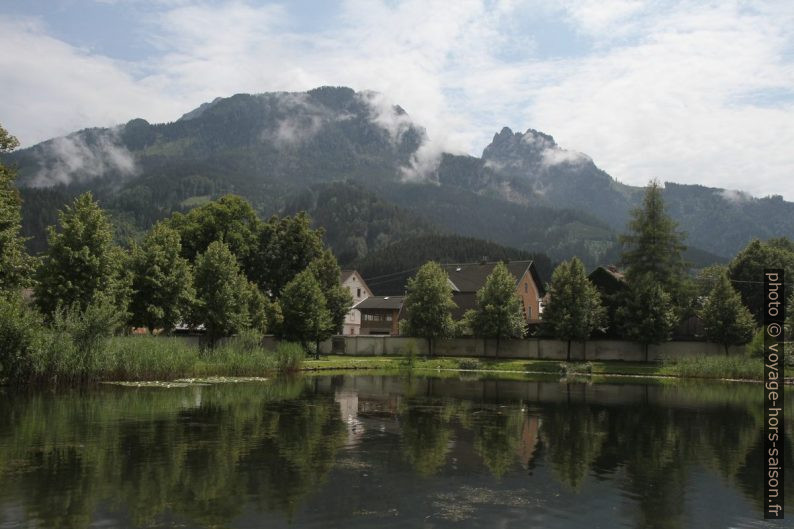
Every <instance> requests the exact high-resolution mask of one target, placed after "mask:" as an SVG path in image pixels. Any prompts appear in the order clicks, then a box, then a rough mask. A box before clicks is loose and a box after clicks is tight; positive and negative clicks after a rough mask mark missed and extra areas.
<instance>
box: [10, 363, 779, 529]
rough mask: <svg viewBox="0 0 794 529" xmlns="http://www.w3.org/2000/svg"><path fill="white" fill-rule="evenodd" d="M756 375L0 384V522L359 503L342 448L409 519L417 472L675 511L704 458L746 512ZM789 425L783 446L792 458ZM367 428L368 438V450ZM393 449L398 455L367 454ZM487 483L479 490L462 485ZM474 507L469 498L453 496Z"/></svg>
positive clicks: (652, 524) (429, 479)
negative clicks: (664, 382) (323, 500)
mask: <svg viewBox="0 0 794 529" xmlns="http://www.w3.org/2000/svg"><path fill="white" fill-rule="evenodd" d="M340 387H341V388H342V389H343V390H344V394H345V395H348V396H349V395H355V396H356V397H355V399H354V400H350V399H349V398H348V400H347V402H346V404H345V405H346V406H348V407H350V406H351V404H350V403H351V402H353V403H354V404H353V405H352V409H350V410H347V411H346V413H353V414H355V413H357V410H358V409H359V408H361V409H362V410H363V409H364V408H366V410H368V411H369V413H370V416H371V417H375V418H376V419H377V426H378V428H380V430H382V431H379V430H378V429H377V428H373V425H375V423H372V424H370V423H367V422H366V421H367V420H375V419H367V417H365V416H364V415H362V417H361V418H358V419H357V420H360V421H364V422H362V423H361V426H360V428H358V429H357V430H356V434H355V435H356V436H357V437H356V443H354V444H350V443H348V444H346V440H347V436H348V435H351V434H350V432H349V431H348V428H347V425H346V423H345V421H343V418H342V416H341V414H340V406H341V403H340V402H336V401H335V394H337V393H336V392H338V391H339V390H340ZM757 389H758V388H757V387H756V386H754V385H733V386H724V385H723V386H720V385H716V386H700V387H698V386H686V385H677V386H671V387H665V386H629V385H624V386H623V387H618V386H615V387H613V386H600V387H595V386H593V387H592V388H590V387H588V386H584V385H577V386H566V385H565V384H560V383H559V382H537V381H536V382H533V381H494V380H488V381H478V380H459V379H443V378H442V379H429V378H422V377H414V378H413V379H411V380H409V381H406V380H405V379H401V378H398V377H356V378H354V377H335V378H331V377H316V378H292V379H284V380H277V381H271V382H267V383H253V384H252V383H238V384H219V385H206V386H189V387H181V388H127V387H101V388H96V389H93V390H83V391H67V392H59V393H51V392H31V393H30V394H14V393H12V392H11V391H10V390H6V392H5V394H2V395H1V397H2V398H0V522H4V521H6V520H7V519H10V518H13V520H16V521H18V522H20V524H21V525H33V524H34V523H38V525H40V526H43V527H54V528H58V527H88V526H90V525H92V524H93V523H95V522H96V521H97V519H98V516H99V514H98V513H100V512H105V513H106V512H113V513H116V515H117V516H119V517H120V519H122V520H125V521H124V522H121V523H125V524H127V525H128V526H131V527H145V526H150V525H156V524H164V525H168V523H170V522H169V520H172V521H173V520H183V521H186V522H189V523H188V524H189V525H190V524H192V525H191V526H196V527H220V526H228V525H229V524H231V523H232V522H233V521H234V520H235V519H238V518H239V517H241V516H243V515H244V514H245V513H246V512H252V511H254V512H261V513H279V514H280V516H281V517H282V519H283V520H294V519H296V517H298V516H300V513H301V512H302V510H305V509H306V507H307V506H308V505H309V502H310V498H314V500H311V501H320V500H319V499H318V498H319V497H318V496H317V494H325V495H328V496H329V497H334V495H341V494H345V493H346V494H358V495H360V496H361V497H360V498H358V500H357V501H356V502H353V503H356V504H357V505H359V507H358V509H359V511H360V510H361V508H360V506H361V505H366V502H367V501H371V498H370V499H369V500H368V498H369V497H368V496H367V494H369V493H374V492H372V491H370V490H368V487H367V486H363V487H359V488H355V487H354V485H356V483H353V482H351V481H349V480H352V479H354V478H355V479H363V478H361V476H360V475H359V476H358V477H355V476H351V474H349V473H348V474H346V473H345V470H344V469H343V468H339V469H337V470H335V460H336V456H337V453H338V452H339V451H340V450H342V449H343V447H345V448H344V449H345V450H351V451H353V454H352V455H353V456H354V457H355V458H356V460H357V461H359V463H358V464H359V467H360V468H367V469H370V470H369V471H368V472H372V473H377V472H379V471H380V472H384V473H386V474H388V475H384V476H381V478H382V480H383V482H385V483H386V485H385V486H386V487H387V488H388V494H389V496H387V497H389V498H391V497H392V496H394V497H395V498H399V497H403V496H404V497H405V500H404V501H406V502H411V508H410V509H405V511H406V512H410V513H411V515H413V516H416V517H417V520H419V519H424V517H427V516H431V515H432V514H433V513H432V502H431V503H428V504H424V503H422V502H423V501H425V500H426V499H427V497H429V496H430V495H431V492H432V491H431V490H424V491H422V490H421V489H420V488H417V489H416V490H414V489H413V487H420V486H419V485H416V480H415V478H416V477H420V478H426V480H425V481H426V483H427V485H426V486H427V487H439V486H443V485H444V484H445V483H447V484H448V483H451V482H450V481H445V480H452V482H457V481H458V480H460V479H467V480H470V481H467V482H466V486H467V487H479V488H469V489H465V490H483V491H484V490H496V489H488V488H487V487H499V486H500V485H499V484H500V483H505V482H506V480H507V482H509V483H510V484H512V486H513V487H516V486H520V487H522V489H521V490H524V491H526V494H525V496H526V495H529V496H531V497H533V498H535V499H537V500H538V501H537V504H538V505H542V504H543V502H544V501H545V502H551V501H554V497H557V496H563V497H567V498H570V499H575V498H576V497H578V496H580V495H581V496H582V497H589V495H593V494H597V493H598V491H599V490H606V489H608V488H612V489H615V490H618V491H619V492H620V494H621V496H622V497H623V498H624V499H625V504H624V510H626V511H627V512H626V513H625V516H627V517H628V518H629V519H630V520H632V522H631V524H632V525H633V526H636V527H647V528H674V527H687V526H689V524H688V522H689V520H688V516H689V514H690V503H691V502H690V501H689V500H688V498H687V491H688V490H689V489H690V488H691V484H692V480H693V479H694V477H695V476H702V475H703V472H708V473H710V475H713V476H718V477H719V478H720V479H721V480H722V482H723V484H724V486H727V487H730V488H732V489H733V490H736V491H739V492H741V493H742V494H743V495H744V496H745V497H746V498H747V500H748V501H749V502H750V504H751V505H753V506H754V507H753V508H754V509H755V511H752V512H748V513H746V516H747V517H749V518H752V517H756V518H757V517H759V513H760V509H761V507H762V505H761V503H760V500H761V494H760V491H762V490H763V483H762V481H761V478H762V476H761V472H760V469H761V467H762V457H763V445H762V443H761V440H762V437H761V426H762V420H763V417H762V412H763V406H762V402H761V400H760V399H761V397H762V393H761V392H760V391H757ZM788 398H789V400H790V399H791V394H789V395H788ZM379 408H380V410H381V411H379V412H378V411H377V410H378V409H379ZM373 410H375V411H373ZM376 412H377V413H376ZM788 424H789V426H788V444H787V445H786V454H785V455H786V457H787V458H788V461H792V460H794V459H793V458H794V454H792V450H791V444H790V443H791V441H790V440H791V439H792V433H794V432H792V431H791V430H792V429H791V426H790V425H791V421H789V423H788ZM391 431H393V432H394V434H393V435H391V434H389V432H391ZM373 432H374V433H373ZM374 443H383V446H384V448H383V449H380V451H379V452H378V451H373V452H370V451H368V447H369V446H374ZM378 446H381V445H378ZM392 452H393V453H395V454H396V455H397V456H398V458H399V459H400V460H401V461H402V462H403V464H402V465H400V464H399V463H393V464H392V463H389V462H388V457H387V458H386V460H383V457H382V455H378V454H390V453H392ZM373 454H374V455H373ZM405 463H407V466H405ZM527 468H532V469H533V472H532V474H530V473H528V472H527V470H526V469H527ZM379 469H380V470H379ZM536 470H537V472H536ZM359 474H360V473H359ZM538 474H542V476H550V477H551V478H553V480H554V481H553V482H552V483H549V482H539V481H536V479H544V478H543V477H537V478H536V476H538ZM787 474H788V478H787V484H788V485H789V486H787V487H786V491H787V500H788V501H789V502H792V500H794V483H791V481H792V477H793V476H792V472H788V473H787ZM332 476H333V477H332ZM411 476H413V478H412V477H411ZM461 476H462V477H461ZM469 476H474V477H473V478H470V477H469ZM392 478H393V479H392ZM401 479H405V480H407V481H401ZM439 480H440V481H439ZM471 480H476V482H475V481H471ZM406 483H411V485H410V486H409V485H407V484H406ZM346 487H347V488H346ZM483 487H485V488H483ZM555 491H556V492H555ZM412 494H413V495H412ZM456 494H457V493H456ZM522 494H524V493H522ZM555 495H556V496H555ZM458 496H460V494H458ZM458 496H455V497H456V498H457V497H458ZM450 497H451V496H450ZM498 497H499V494H498V493H496V492H495V493H493V494H491V493H488V494H485V495H483V496H482V498H480V499H479V500H478V501H480V502H481V503H482V502H483V501H484V500H483V498H498ZM521 497H522V498H523V497H524V496H521ZM395 501H397V500H396V499H395ZM456 501H457V500H456ZM523 501H524V500H522V502H523ZM336 503H338V504H339V505H341V504H342V503H343V502H336ZM514 503H515V504H516V505H518V503H517V502H514ZM525 504H526V505H530V503H529V502H524V503H521V505H525ZM477 505H478V506H480V504H477ZM532 505H535V504H534V503H532ZM318 508H319V507H318ZM324 508H326V509H328V510H329V513H328V516H331V515H333V516H336V517H337V518H339V517H340V516H341V517H343V518H344V519H345V520H348V521H349V520H350V519H349V517H350V516H352V514H351V513H344V512H341V513H340V512H333V513H332V512H330V511H333V509H341V507H339V506H338V505H331V506H326V507H324ZM525 508H526V509H529V507H525ZM423 509H425V510H427V512H425V511H424V510H423ZM413 511H415V512H413ZM474 511H475V509H474V508H473V507H472V506H471V505H469V506H467V507H466V508H465V509H462V510H461V511H460V512H466V513H472V512H474ZM20 512H21V513H22V514H19V513H20ZM15 513H16V514H15ZM20 516H21V517H22V518H20ZM472 516H473V514H472ZM345 517H347V518H345ZM13 520H12V521H13ZM34 520H35V522H33V521H34ZM337 521H339V520H337ZM22 522H25V523H22ZM27 522H30V523H27ZM173 523H176V522H173ZM340 523H341V522H340ZM341 524H342V525H345V523H341Z"/></svg>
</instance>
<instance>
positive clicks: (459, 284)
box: [441, 261, 546, 324]
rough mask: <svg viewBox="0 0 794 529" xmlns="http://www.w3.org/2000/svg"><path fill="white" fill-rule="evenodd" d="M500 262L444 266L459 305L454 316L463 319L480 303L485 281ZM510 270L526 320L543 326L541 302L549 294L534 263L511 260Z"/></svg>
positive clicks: (508, 265)
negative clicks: (479, 297) (481, 290)
mask: <svg viewBox="0 0 794 529" xmlns="http://www.w3.org/2000/svg"><path fill="white" fill-rule="evenodd" d="M497 264H498V263H497V262H490V263H489V262H481V263H463V264H444V265H441V266H442V267H443V268H444V270H445V271H446V272H447V276H448V277H449V282H450V286H451V287H452V299H453V300H454V301H455V303H456V304H457V305H458V308H457V309H455V310H454V311H453V313H452V317H453V318H455V319H456V320H459V319H461V318H462V317H463V314H464V313H465V312H466V311H467V310H469V309H473V308H474V307H475V306H476V304H477V291H478V290H479V289H481V288H482V287H483V285H485V280H486V279H488V276H489V275H491V272H493V269H494V267H496V265H497ZM505 264H506V266H507V270H508V271H509V272H510V274H511V275H512V276H513V277H514V278H516V294H518V297H519V298H521V303H522V305H523V312H524V318H525V319H526V320H527V323H530V324H532V323H539V322H540V314H541V312H542V310H543V309H542V306H541V300H542V299H543V296H544V295H545V293H546V291H545V288H544V286H543V282H542V281H541V279H540V276H539V275H538V271H537V269H536V268H535V264H534V262H533V261H510V262H507V263H505Z"/></svg>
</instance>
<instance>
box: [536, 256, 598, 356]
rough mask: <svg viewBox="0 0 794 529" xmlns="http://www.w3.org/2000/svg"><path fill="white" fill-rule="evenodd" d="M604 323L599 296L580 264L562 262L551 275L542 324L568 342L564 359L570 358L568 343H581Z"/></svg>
mask: <svg viewBox="0 0 794 529" xmlns="http://www.w3.org/2000/svg"><path fill="white" fill-rule="evenodd" d="M605 321H606V309H604V307H603V305H602V304H601V295H600V294H599V293H598V290H597V289H596V287H595V285H593V284H592V283H591V282H590V280H589V279H588V278H587V275H586V274H585V271H584V265H583V264H582V261H580V260H579V259H578V258H576V257H574V258H572V259H571V260H570V261H563V262H562V263H560V264H559V265H558V266H557V268H555V269H554V273H552V276H551V284H550V285H549V300H548V302H547V303H546V306H545V308H544V309H543V325H544V326H545V327H546V328H547V329H548V330H549V332H550V333H551V334H552V335H553V336H555V337H557V338H559V339H561V340H566V341H567V342H568V352H567V354H566V358H567V359H568V360H570V359H571V341H573V340H577V341H584V340H587V338H588V337H589V336H590V333H592V332H593V330H595V329H596V328H597V327H599V326H600V325H603V324H604V322H605Z"/></svg>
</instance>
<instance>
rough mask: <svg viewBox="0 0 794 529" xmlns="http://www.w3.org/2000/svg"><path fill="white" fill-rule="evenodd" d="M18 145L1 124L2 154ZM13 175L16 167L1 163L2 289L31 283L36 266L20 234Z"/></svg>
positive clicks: (0, 259)
mask: <svg viewBox="0 0 794 529" xmlns="http://www.w3.org/2000/svg"><path fill="white" fill-rule="evenodd" d="M18 146H19V142H18V141H17V139H16V138H15V137H14V136H11V135H10V134H8V132H7V131H6V130H5V129H4V128H3V127H2V126H0V154H1V153H4V152H8V151H11V150H13V149H15V148H16V147H18ZM14 178H15V174H14V171H12V170H11V169H9V168H8V167H6V166H4V165H3V164H0V292H4V291H6V292H8V291H13V290H18V289H20V288H22V287H25V286H28V284H29V282H30V277H31V271H32V269H33V259H31V257H30V256H29V255H28V254H27V252H26V251H25V240H24V239H23V238H22V237H21V235H20V232H21V229H22V212H21V207H22V201H21V199H20V197H19V191H18V190H17V188H16V187H14Z"/></svg>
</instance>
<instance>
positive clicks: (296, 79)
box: [0, 0, 794, 200]
mask: <svg viewBox="0 0 794 529" xmlns="http://www.w3.org/2000/svg"><path fill="white" fill-rule="evenodd" d="M0 49H1V50H2V53H0V124H2V126H3V127H4V128H6V129H7V130H8V131H9V132H11V133H12V134H14V135H15V136H17V137H18V138H19V139H20V141H21V142H22V145H23V146H29V145H33V144H35V143H37V142H39V141H42V140H45V139H48V138H51V137H55V136H60V135H64V134H67V133H69V132H72V131H75V130H78V129H81V128H86V127H94V126H112V125H115V124H120V123H125V122H127V121H128V120H130V119H132V118H136V117H142V118H144V119H146V120H148V121H150V122H152V123H159V122H167V121H173V120H175V119H177V118H179V116H181V115H182V114H184V113H185V112H188V111H189V110H191V109H193V108H195V107H197V106H198V105H199V104H201V103H202V102H205V101H211V100H212V99H214V98H215V97H218V96H222V97H225V96H231V95H233V94H235V93H261V92H269V91H305V90H308V89H311V88H314V87H317V86H322V85H335V86H349V87H351V88H353V89H355V90H375V91H378V92H381V93H382V94H383V96H384V98H386V99H387V100H388V101H391V102H393V103H395V104H399V105H400V106H402V107H403V108H404V109H405V110H406V111H407V112H408V113H409V114H410V116H411V119H412V120H414V121H415V122H416V123H418V124H420V125H422V126H424V127H425V128H426V129H427V132H428V136H429V138H430V140H429V141H431V142H432V143H433V146H434V147H435V148H436V149H440V150H444V151H447V152H453V153H469V154H472V155H479V154H480V153H481V152H482V149H483V148H484V147H485V146H486V145H487V144H488V143H489V142H490V140H491V139H492V137H493V134H494V133H496V132H498V131H499V130H500V129H501V128H502V127H504V126H508V127H510V128H512V129H513V130H515V131H524V130H526V129H528V128H533V129H536V130H541V131H543V132H545V133H547V134H551V135H552V136H554V138H555V140H556V141H557V143H558V144H560V145H561V146H562V147H564V148H566V149H570V150H573V151H579V152H583V153H586V154H587V155H588V156H590V157H591V158H592V159H593V160H594V161H595V163H596V164H597V165H598V166H599V167H601V168H602V169H604V170H605V171H607V172H608V173H609V174H611V175H612V176H613V177H615V178H616V179H618V180H619V181H621V182H624V183H628V184H634V185H644V184H645V183H647V182H648V181H649V180H650V179H658V180H660V181H662V182H664V181H671V182H679V183H696V184H702V185H707V186H713V187H724V188H728V189H738V190H743V191H747V192H749V193H751V194H753V195H755V196H766V195H783V196H784V197H785V198H787V199H788V200H794V2H791V1H790V0H781V1H779V2H773V1H770V2H760V1H752V2H749V1H748V2H741V1H739V2H732V1H730V0H724V1H718V2H713V3H710V2H690V1H669V2H668V1H662V0H659V1H656V0H653V1H647V2H640V1H634V0H582V1H569V0H560V1H557V2H549V1H548V0H545V1H544V0H526V1H522V0H504V1H498V0H455V1H448V0H444V1H435V0H417V1H414V0H321V1H315V2H312V1H308V0H291V1H289V0H288V1H284V2H265V1H259V2H255V1H244V0H238V1H212V0H206V1H191V2H188V1H185V0H82V1H78V0H4V1H2V2H0Z"/></svg>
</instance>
